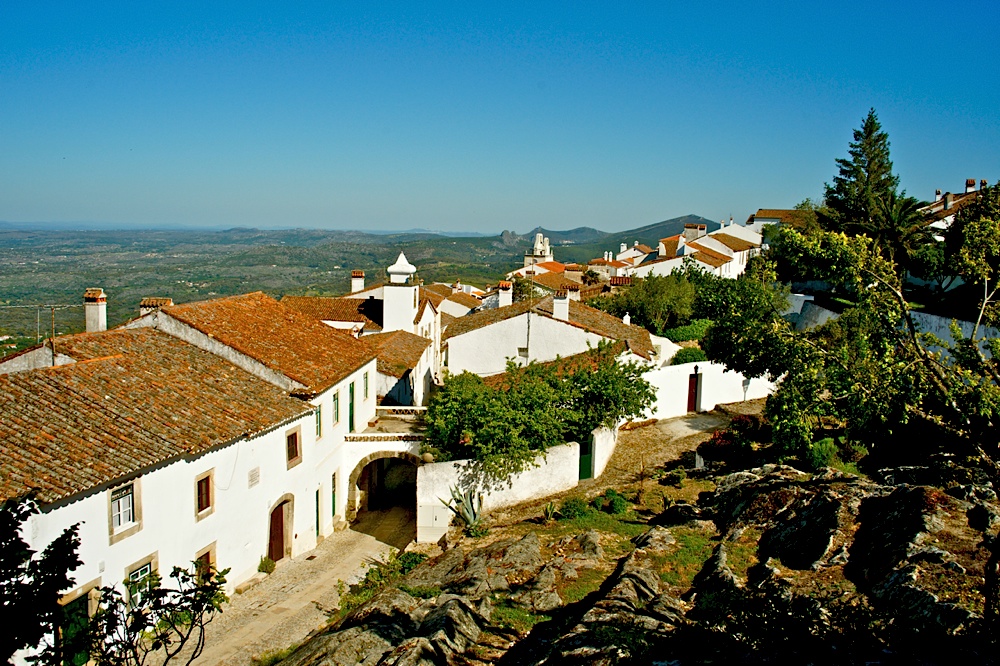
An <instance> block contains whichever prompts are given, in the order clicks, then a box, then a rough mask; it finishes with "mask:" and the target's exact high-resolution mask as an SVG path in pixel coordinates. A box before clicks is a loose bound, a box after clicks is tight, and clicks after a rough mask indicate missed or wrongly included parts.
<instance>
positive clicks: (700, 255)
mask: <svg viewBox="0 0 1000 666" xmlns="http://www.w3.org/2000/svg"><path fill="white" fill-rule="evenodd" d="M762 241H763V239H762V237H761V235H760V234H758V233H756V232H754V231H753V230H751V229H748V228H746V227H745V226H742V225H737V224H732V223H730V224H729V225H725V224H724V225H723V226H722V227H721V228H719V229H717V230H716V231H713V232H712V233H707V231H706V225H704V224H685V225H684V233H681V234H677V235H674V236H670V237H668V238H662V239H660V242H659V244H658V246H657V254H656V256H655V257H654V256H652V255H648V256H647V257H646V259H645V260H644V261H643V262H642V263H641V264H639V265H638V266H637V267H636V268H635V269H633V270H632V272H631V274H632V275H633V276H635V277H647V276H649V275H669V274H670V273H673V272H674V271H676V270H679V269H680V268H681V267H683V265H684V260H685V259H690V260H693V261H694V265H695V266H697V267H698V268H701V269H702V270H705V271H708V272H710V273H714V274H716V275H718V276H719V277H727V278H736V277H739V276H740V275H741V274H742V273H743V271H744V270H746V265H747V262H748V261H749V260H750V257H752V256H754V255H755V254H757V253H759V252H760V247H761V243H762Z"/></svg>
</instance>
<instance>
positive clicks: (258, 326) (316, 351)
mask: <svg viewBox="0 0 1000 666" xmlns="http://www.w3.org/2000/svg"><path fill="white" fill-rule="evenodd" d="M162 312H164V313H166V314H167V315H169V316H171V317H173V318H174V319H177V320H178V321H181V322H183V323H185V324H187V325H188V326H191V327H192V328H195V329H197V330H199V331H201V332H202V333H205V334H206V335H210V336H212V337H213V338H215V339H216V340H218V341H219V342H221V343H222V344H224V345H226V346H228V347H231V348H233V349H235V350H236V351H238V352H241V353H243V354H246V355H247V356H249V357H251V358H253V359H255V360H257V361H258V362H260V363H262V364H264V365H265V366H267V367H268V368H270V369H272V370H275V371H277V372H279V373H281V374H283V375H285V376H286V377H288V378H290V379H292V380H293V381H295V382H298V383H299V384H301V385H302V386H303V387H304V388H305V390H306V392H311V393H318V392H321V391H324V390H326V389H327V388H329V387H331V386H333V385H334V384H336V383H337V382H339V381H341V380H342V379H344V378H345V377H347V376H348V375H349V374H351V373H352V372H354V371H355V370H357V369H358V368H360V367H361V366H362V365H364V364H365V363H368V362H369V361H371V360H372V359H373V358H375V351H374V350H373V349H372V348H371V346H370V345H368V343H366V342H363V341H362V340H358V339H355V338H354V337H352V336H351V335H349V334H348V333H344V332H342V331H337V330H335V329H333V328H331V327H329V326H327V325H326V324H324V323H322V322H320V321H319V320H317V319H315V318H313V317H310V316H308V315H305V314H302V313H301V312H299V311H298V310H295V309H293V308H290V307H287V306H285V305H282V304H281V303H279V302H278V301H276V300H274V299H273V298H271V297H270V296H268V295H266V294H264V293H263V292H259V291H258V292H254V293H252V294H243V295H242V296H231V297H229V298H217V299H214V300H210V301H197V302H194V303H185V304H183V305H174V306H172V307H168V308H163V310H162Z"/></svg>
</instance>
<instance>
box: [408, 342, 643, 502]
mask: <svg viewBox="0 0 1000 666" xmlns="http://www.w3.org/2000/svg"><path fill="white" fill-rule="evenodd" d="M616 349H617V347H616V346H615V345H611V344H606V343H603V342H602V343H600V344H598V346H597V347H596V348H594V349H591V350H589V351H588V352H587V353H586V354H584V355H581V356H580V357H578V358H574V359H572V362H570V361H566V362H565V363H564V364H562V365H560V362H561V360H559V361H557V362H556V363H555V364H540V363H531V364H529V365H527V366H525V367H523V368H521V367H518V366H517V364H515V363H514V362H513V361H510V362H508V365H507V372H506V373H505V374H504V375H502V376H501V378H500V380H501V381H500V382H491V383H490V384H487V383H486V382H484V381H483V379H482V378H480V377H478V376H476V375H473V374H471V373H468V372H463V373H462V374H460V375H453V376H449V377H446V378H445V381H444V385H443V386H442V387H441V388H440V389H439V390H437V391H436V392H435V393H434V394H433V395H432V397H431V400H430V402H429V404H428V407H427V417H426V423H427V443H426V445H427V447H428V450H430V448H433V450H434V451H436V452H437V454H436V457H437V459H438V460H442V461H444V460H456V459H471V460H474V461H475V463H476V465H477V466H478V471H480V472H481V473H482V474H483V476H484V478H485V479H486V481H487V482H494V483H496V482H502V481H503V480H505V479H507V478H509V477H510V476H511V475H513V474H517V473H519V472H522V471H524V470H526V469H529V468H530V467H532V466H534V465H535V464H537V463H536V459H537V458H538V456H539V454H543V453H544V452H545V451H547V450H548V449H549V448H551V447H552V446H556V445H558V444H562V443H564V442H566V441H569V440H576V441H585V440H587V439H589V438H590V437H591V432H592V431H593V430H594V429H595V428H597V427H598V426H606V427H609V428H613V427H614V426H615V425H616V424H617V423H618V422H620V421H621V420H624V419H629V418H635V417H637V416H639V415H641V414H643V413H645V411H646V409H648V407H649V406H650V405H652V404H653V402H654V401H655V399H656V394H655V392H654V391H653V388H652V386H650V384H649V382H648V381H646V380H645V379H644V378H643V376H642V372H643V368H642V367H641V366H639V365H638V364H636V363H631V362H630V363H620V362H619V361H618V358H617V355H616Z"/></svg>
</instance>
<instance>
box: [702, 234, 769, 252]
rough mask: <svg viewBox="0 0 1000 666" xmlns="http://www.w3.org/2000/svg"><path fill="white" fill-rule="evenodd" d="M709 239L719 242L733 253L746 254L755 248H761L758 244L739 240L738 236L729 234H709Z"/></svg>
mask: <svg viewBox="0 0 1000 666" xmlns="http://www.w3.org/2000/svg"><path fill="white" fill-rule="evenodd" d="M709 237H710V238H714V239H715V240H717V241H719V242H720V243H722V244H723V245H725V246H726V247H728V248H729V249H730V250H732V251H733V252H746V251H747V250H752V249H754V248H755V247H760V246H759V245H757V244H756V243H751V242H750V241H748V240H743V239H742V238H737V237H736V236H730V235H729V234H727V233H720V232H716V233H714V234H709Z"/></svg>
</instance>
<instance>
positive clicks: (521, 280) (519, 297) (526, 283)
mask: <svg viewBox="0 0 1000 666" xmlns="http://www.w3.org/2000/svg"><path fill="white" fill-rule="evenodd" d="M511 282H512V283H513V287H512V293H511V300H512V301H513V302H514V303H520V302H521V301H524V300H527V299H529V298H533V297H534V296H535V287H534V285H532V284H531V280H529V279H528V278H526V277H522V276H520V275H515V276H514V279H513V280H512V281H511Z"/></svg>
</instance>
